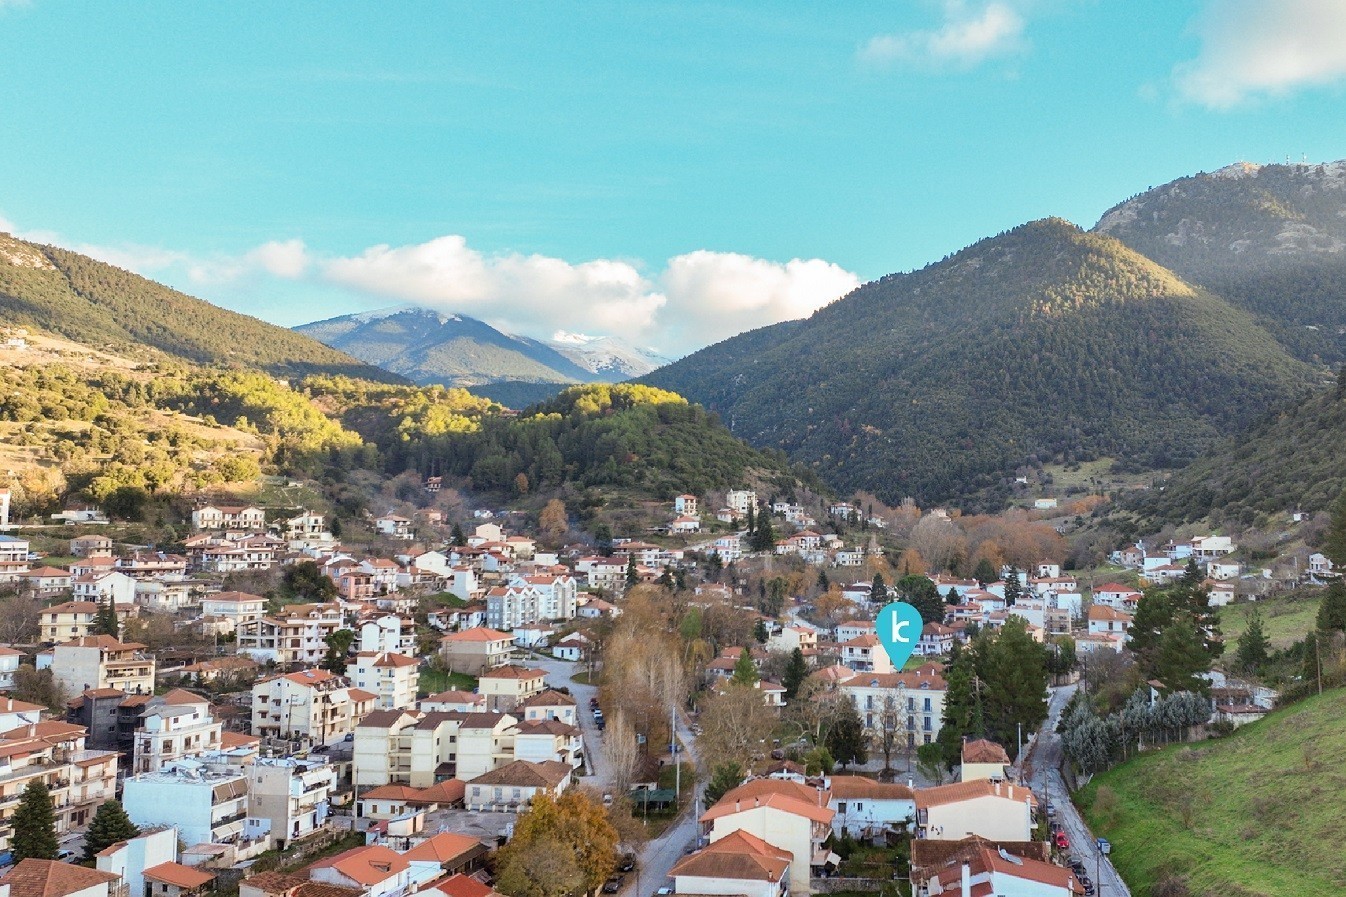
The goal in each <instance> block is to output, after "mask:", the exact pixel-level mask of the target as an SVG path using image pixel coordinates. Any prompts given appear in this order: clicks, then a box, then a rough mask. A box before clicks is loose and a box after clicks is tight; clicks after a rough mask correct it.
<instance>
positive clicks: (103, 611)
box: [90, 595, 121, 638]
mask: <svg viewBox="0 0 1346 897" xmlns="http://www.w3.org/2000/svg"><path fill="white" fill-rule="evenodd" d="M90 631H91V632H92V633H93V634H94V635H110V636H112V637H113V638H116V637H117V635H118V633H119V632H120V631H121V627H119V626H118V625H117V608H116V606H115V605H114V604H113V603H112V596H111V595H108V596H105V597H104V598H103V599H102V600H100V601H99V602H98V613H97V614H95V615H94V620H93V626H92V627H91V630H90Z"/></svg>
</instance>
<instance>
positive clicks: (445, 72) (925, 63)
mask: <svg viewBox="0 0 1346 897" xmlns="http://www.w3.org/2000/svg"><path fill="white" fill-rule="evenodd" d="M0 79H3V83H4V85H5V89H4V90H3V91H0V122H3V126H2V127H0V229H8V230H12V231H14V232H16V233H17V234H19V235H21V236H27V237H30V238H36V239H46V240H51V241H55V242H60V243H61V244H63V245H68V246H72V247H75V248H79V249H82V250H84V251H88V252H91V253H93V254H95V255H98V256H100V257H102V258H106V259H108V260H111V261H115V262H117V263H118V264H122V265H123V266H125V267H130V268H132V269H134V270H137V271H139V272H141V273H143V274H146V275H147V276H151V277H154V278H155V279H158V280H161V281H164V282H167V283H170V284H172V285H174V286H177V287H179V288H182V289H184V290H186V291H188V292H191V293H193V294H195V295H199V296H201V297H203V298H206V299H210V300H211V301H214V302H218V303H219V304H222V305H226V306H229V307H232V308H236V309H239V310H241V311H245V312H248V313H250V314H255V315H258V316H259V317H263V318H266V319H268V320H272V321H275V322H277V323H282V324H286V325H292V324H297V323H302V322H304V321H308V320H314V319H318V318H324V317H330V316H332V315H335V314H341V313H344V312H348V311H357V310H363V309H369V308H377V307H382V306H388V305H394V304H400V303H405V302H415V303H419V304H425V305H428V306H431V307H436V308H440V309H443V310H448V311H462V312H465V313H467V314H472V315H474V316H477V317H481V318H484V319H487V320H490V321H492V322H493V323H497V324H501V325H504V326H507V327H510V328H511V329H514V330H517V331H520V332H525V333H528V334H530V335H535V336H549V335H550V334H551V333H552V332H553V331H555V330H557V329H566V330H572V331H583V332H590V333H617V334H620V335H624V336H627V337H629V338H631V339H632V340H633V341H635V342H639V343H642V344H650V345H654V346H656V347H658V348H660V349H662V350H663V351H665V352H668V353H671V354H677V353H680V352H684V351H687V350H688V349H691V348H695V347H697V346H699V345H703V344H705V343H706V342H710V341H714V340H718V339H722V338H724V337H726V336H729V335H731V334H733V333H735V332H738V331H740V330H742V329H745V328H748V327H754V326H761V325H762V324H766V323H770V322H772V321H775V320H781V319H784V318H789V317H797V316H800V315H803V314H807V313H809V312H810V311H811V310H812V309H814V308H817V307H818V306H820V305H821V304H824V303H825V302H827V301H830V300H831V299H834V298H836V296H837V295H840V294H841V293H843V292H845V291H846V290H848V289H850V288H851V287H852V286H853V285H855V284H856V283H859V282H863V281H866V280H870V279H873V278H876V277H879V276H882V275H883V274H886V273H889V272H893V271H899V270H908V269H911V268H913V267H919V266H921V265H924V264H926V263H928V262H931V261H935V260H938V259H939V258H941V257H942V256H944V255H946V254H948V253H949V252H952V251H955V250H957V249H959V248H961V247H962V246H964V245H966V244H968V243H970V242H973V241H975V240H976V239H979V238H980V237H983V236H988V235H991V234H994V233H997V232H999V231H1001V230H1004V229H1006V228H1009V227H1012V226H1014V225H1016V224H1018V223H1021V222H1023V221H1026V220H1030V219H1033V218H1038V217H1042V216H1045V215H1060V216H1063V217H1066V218H1069V219H1071V220H1073V221H1075V222H1077V223H1079V224H1081V225H1084V226H1090V225H1092V224H1093V223H1094V222H1095V221H1096V220H1097V218H1098V217H1099V216H1100V215H1101V214H1102V213H1103V211H1104V210H1106V209H1107V208H1108V207H1109V206H1110V205H1112V204H1114V203H1116V202H1118V201H1120V200H1122V199H1125V198H1126V197H1128V196H1130V195H1132V194H1134V193H1136V192H1139V191H1141V190H1144V189H1145V188H1147V187H1149V186H1151V185H1156V184H1160V183H1163V182H1165V181H1167V180H1171V179H1173V178H1176V177H1180V176H1183V175H1186V174H1191V173H1194V172H1197V171H1202V170H1213V169H1215V168H1218V167H1220V166H1223V165H1225V164H1228V163H1230V162H1234V161H1237V160H1250V161H1256V162H1268V161H1281V160H1284V159H1285V158H1286V157H1287V156H1289V157H1291V158H1292V159H1295V160H1298V159H1299V158H1301V156H1307V157H1308V159H1309V160H1310V161H1323V160H1329V159H1338V158H1342V157H1346V115H1343V114H1342V113H1343V99H1344V98H1346V95H1344V94H1343V89H1342V88H1343V83H1346V4H1343V3H1340V2H1337V0H1279V2H1277V3H1263V2H1257V0H1200V2H1192V3H1179V2H1174V0H1129V2H1126V3H1119V2H1103V0H991V2H987V0H962V2H955V0H947V2H938V0H931V2H922V0H910V2H898V3H886V4H881V3H868V4H818V3H786V2H766V3H746V2H745V3H683V2H677V3H674V2H662V3H660V2H654V3H630V2H619V3H606V2H594V0H590V2H583V3H566V2H548V3H510V4H505V3H478V4H472V5H468V4H455V3H428V2H427V3H396V4H370V3H344V2H332V0H328V2H322V3H294V4H289V3H287V4H274V3H233V4H184V3H180V2H136V3H116V4H109V3H95V2H91V0H90V2H60V0H0Z"/></svg>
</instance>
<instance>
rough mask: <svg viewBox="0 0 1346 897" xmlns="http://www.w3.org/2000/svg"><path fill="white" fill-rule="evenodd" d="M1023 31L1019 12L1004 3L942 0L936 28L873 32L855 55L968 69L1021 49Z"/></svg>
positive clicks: (875, 62) (885, 61)
mask: <svg viewBox="0 0 1346 897" xmlns="http://www.w3.org/2000/svg"><path fill="white" fill-rule="evenodd" d="M1023 31H1024V20H1023V17H1022V16H1020V15H1019V13H1018V12H1017V11H1016V10H1015V9H1014V8H1013V7H1011V6H1010V5H1009V4H1007V3H1003V2H992V3H987V4H984V5H981V6H975V7H969V6H968V5H967V4H965V3H963V2H961V0H948V2H946V3H945V4H944V22H943V24H942V25H941V26H940V27H939V28H937V29H934V30H930V31H906V32H902V33H899V34H881V35H878V36H876V37H873V38H870V40H869V41H868V42H867V43H866V44H865V45H864V46H863V47H861V48H860V51H859V57H860V60H861V61H862V62H866V63H869V64H871V65H879V66H889V65H911V66H917V67H921V68H935V69H946V68H953V69H970V68H973V67H975V66H977V65H979V64H981V63H982V62H985V61H986V60H987V59H991V58H994V57H997V56H1007V55H1010V54H1012V53H1017V52H1019V51H1020V50H1022V49H1023V47H1024V41H1023Z"/></svg>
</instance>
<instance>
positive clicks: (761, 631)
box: [752, 618, 771, 645]
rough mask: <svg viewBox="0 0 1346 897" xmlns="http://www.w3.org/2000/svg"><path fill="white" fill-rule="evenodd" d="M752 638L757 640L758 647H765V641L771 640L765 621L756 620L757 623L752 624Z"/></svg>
mask: <svg viewBox="0 0 1346 897" xmlns="http://www.w3.org/2000/svg"><path fill="white" fill-rule="evenodd" d="M752 637H753V638H755V639H757V644H759V645H765V644H766V643H767V640H768V639H770V638H771V633H769V632H767V628H766V621H765V620H763V619H761V618H758V620H757V622H756V623H754V624H753V627H752Z"/></svg>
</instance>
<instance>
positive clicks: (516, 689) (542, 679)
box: [477, 664, 547, 712]
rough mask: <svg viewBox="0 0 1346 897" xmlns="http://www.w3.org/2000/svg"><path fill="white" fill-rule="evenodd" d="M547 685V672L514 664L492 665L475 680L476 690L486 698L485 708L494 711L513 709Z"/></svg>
mask: <svg viewBox="0 0 1346 897" xmlns="http://www.w3.org/2000/svg"><path fill="white" fill-rule="evenodd" d="M546 687H547V674H546V673H545V672H544V671H542V670H534V669H530V668H528V667H522V666H518V665H516V664H506V665H504V666H499V667H493V668H492V669H489V670H486V671H485V672H483V673H482V674H481V676H480V677H479V678H478V680H477V691H478V693H480V694H481V695H483V696H484V697H485V698H486V709H487V710H491V711H496V712H503V711H509V710H513V709H514V708H515V707H517V706H518V705H519V704H520V703H521V702H523V701H526V700H527V699H529V698H531V697H532V696H533V695H537V694H541V693H542V692H543V690H545V689H546Z"/></svg>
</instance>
